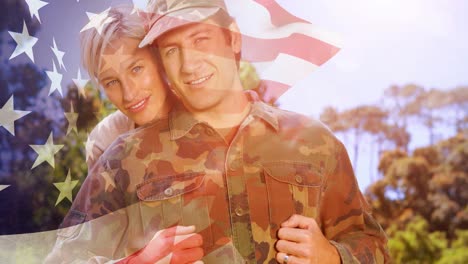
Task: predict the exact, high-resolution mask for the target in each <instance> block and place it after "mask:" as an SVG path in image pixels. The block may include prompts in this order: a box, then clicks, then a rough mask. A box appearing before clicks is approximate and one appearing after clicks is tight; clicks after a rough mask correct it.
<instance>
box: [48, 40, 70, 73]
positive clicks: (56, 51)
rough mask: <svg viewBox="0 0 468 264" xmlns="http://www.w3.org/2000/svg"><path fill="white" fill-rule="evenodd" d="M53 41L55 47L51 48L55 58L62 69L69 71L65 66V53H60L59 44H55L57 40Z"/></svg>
mask: <svg viewBox="0 0 468 264" xmlns="http://www.w3.org/2000/svg"><path fill="white" fill-rule="evenodd" d="M52 41H53V43H54V46H53V47H50V48H51V49H52V51H53V52H54V55H55V57H56V58H57V61H58V63H59V66H60V68H62V67H63V68H64V69H65V70H67V68H65V64H63V55H65V52H63V51H60V50H59V49H58V48H57V43H55V38H52Z"/></svg>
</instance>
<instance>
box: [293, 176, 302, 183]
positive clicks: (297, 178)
mask: <svg viewBox="0 0 468 264" xmlns="http://www.w3.org/2000/svg"><path fill="white" fill-rule="evenodd" d="M295 179H296V182H297V183H302V182H303V181H304V179H303V178H302V176H301V175H296V177H295Z"/></svg>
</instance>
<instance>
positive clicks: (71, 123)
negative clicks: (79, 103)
mask: <svg viewBox="0 0 468 264" xmlns="http://www.w3.org/2000/svg"><path fill="white" fill-rule="evenodd" d="M70 105H71V111H70V112H65V113H64V114H65V118H66V119H67V120H68V129H67V135H68V134H69V133H70V132H71V131H72V130H73V131H75V132H76V133H78V128H77V127H76V121H77V120H78V113H75V111H74V109H73V104H70Z"/></svg>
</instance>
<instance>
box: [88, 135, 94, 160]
mask: <svg viewBox="0 0 468 264" xmlns="http://www.w3.org/2000/svg"><path fill="white" fill-rule="evenodd" d="M94 144H96V140H92V139H90V138H89V134H88V140H86V162H88V161H89V159H91V160H94V153H93V149H94Z"/></svg>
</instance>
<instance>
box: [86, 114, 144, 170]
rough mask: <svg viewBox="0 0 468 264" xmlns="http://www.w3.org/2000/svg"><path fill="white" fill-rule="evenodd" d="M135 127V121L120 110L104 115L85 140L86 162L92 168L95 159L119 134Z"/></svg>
mask: <svg viewBox="0 0 468 264" xmlns="http://www.w3.org/2000/svg"><path fill="white" fill-rule="evenodd" d="M134 128H135V123H134V122H133V121H132V120H131V119H129V118H128V117H127V116H125V115H124V114H123V113H122V112H120V111H116V112H114V113H112V114H110V115H109V116H107V117H105V118H104V119H103V120H102V121H101V122H99V123H98V124H97V125H96V127H95V128H94V129H93V130H92V131H91V133H90V134H89V136H88V139H87V141H86V163H87V165H88V168H93V167H94V165H95V163H96V161H97V160H98V159H99V157H101V155H102V154H103V153H104V151H106V149H107V148H108V147H109V146H110V145H111V144H112V142H114V141H115V140H116V139H117V138H118V137H119V136H120V135H122V134H124V133H127V132H129V131H130V130H132V129H134Z"/></svg>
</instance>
